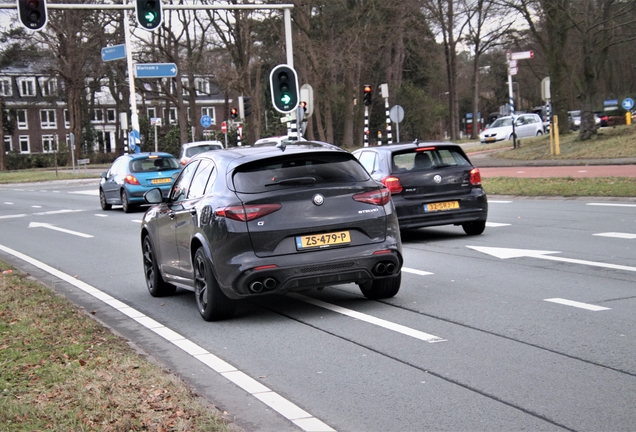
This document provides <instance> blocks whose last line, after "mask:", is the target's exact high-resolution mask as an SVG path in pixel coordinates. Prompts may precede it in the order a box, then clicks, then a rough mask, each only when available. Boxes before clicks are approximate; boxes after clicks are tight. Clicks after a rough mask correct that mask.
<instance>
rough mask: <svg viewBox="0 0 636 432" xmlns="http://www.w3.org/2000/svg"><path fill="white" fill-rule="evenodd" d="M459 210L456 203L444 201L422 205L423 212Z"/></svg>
mask: <svg viewBox="0 0 636 432" xmlns="http://www.w3.org/2000/svg"><path fill="white" fill-rule="evenodd" d="M458 208H459V202H458V201H445V202H438V203H432V204H424V212H425V213H428V212H436V211H444V210H455V209H458Z"/></svg>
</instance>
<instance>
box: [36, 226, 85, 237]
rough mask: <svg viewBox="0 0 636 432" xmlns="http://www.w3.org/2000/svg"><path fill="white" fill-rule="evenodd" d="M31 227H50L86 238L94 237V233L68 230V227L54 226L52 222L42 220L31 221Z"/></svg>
mask: <svg viewBox="0 0 636 432" xmlns="http://www.w3.org/2000/svg"><path fill="white" fill-rule="evenodd" d="M29 228H48V229H51V230H55V231H60V232H63V233H67V234H73V235H76V236H79V237H84V238H91V237H93V236H92V235H89V234H84V233H81V232H77V231H71V230H67V229H64V228H58V227H56V226H53V225H51V224H47V223H40V222H31V223H30V224H29Z"/></svg>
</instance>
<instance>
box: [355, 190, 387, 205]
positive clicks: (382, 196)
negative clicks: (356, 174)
mask: <svg viewBox="0 0 636 432" xmlns="http://www.w3.org/2000/svg"><path fill="white" fill-rule="evenodd" d="M353 199H354V200H356V201H359V202H363V203H367V204H373V205H378V206H383V205H385V204H386V203H388V202H389V201H390V200H391V192H389V190H388V189H387V188H382V189H379V190H374V191H371V192H364V193H359V194H356V195H354V196H353Z"/></svg>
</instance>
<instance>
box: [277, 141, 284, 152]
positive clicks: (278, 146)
mask: <svg viewBox="0 0 636 432" xmlns="http://www.w3.org/2000/svg"><path fill="white" fill-rule="evenodd" d="M276 147H277V148H279V149H281V150H282V151H285V148H286V147H287V144H285V141H284V140H282V141H281V142H279V143H278V144H276Z"/></svg>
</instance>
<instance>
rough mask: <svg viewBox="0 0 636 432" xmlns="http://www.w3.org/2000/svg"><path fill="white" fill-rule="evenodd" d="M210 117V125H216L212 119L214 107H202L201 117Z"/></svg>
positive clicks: (214, 119)
mask: <svg viewBox="0 0 636 432" xmlns="http://www.w3.org/2000/svg"><path fill="white" fill-rule="evenodd" d="M203 116H210V118H211V119H212V124H213V125H214V124H216V118H215V117H214V107H203V108H201V117H203Z"/></svg>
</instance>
